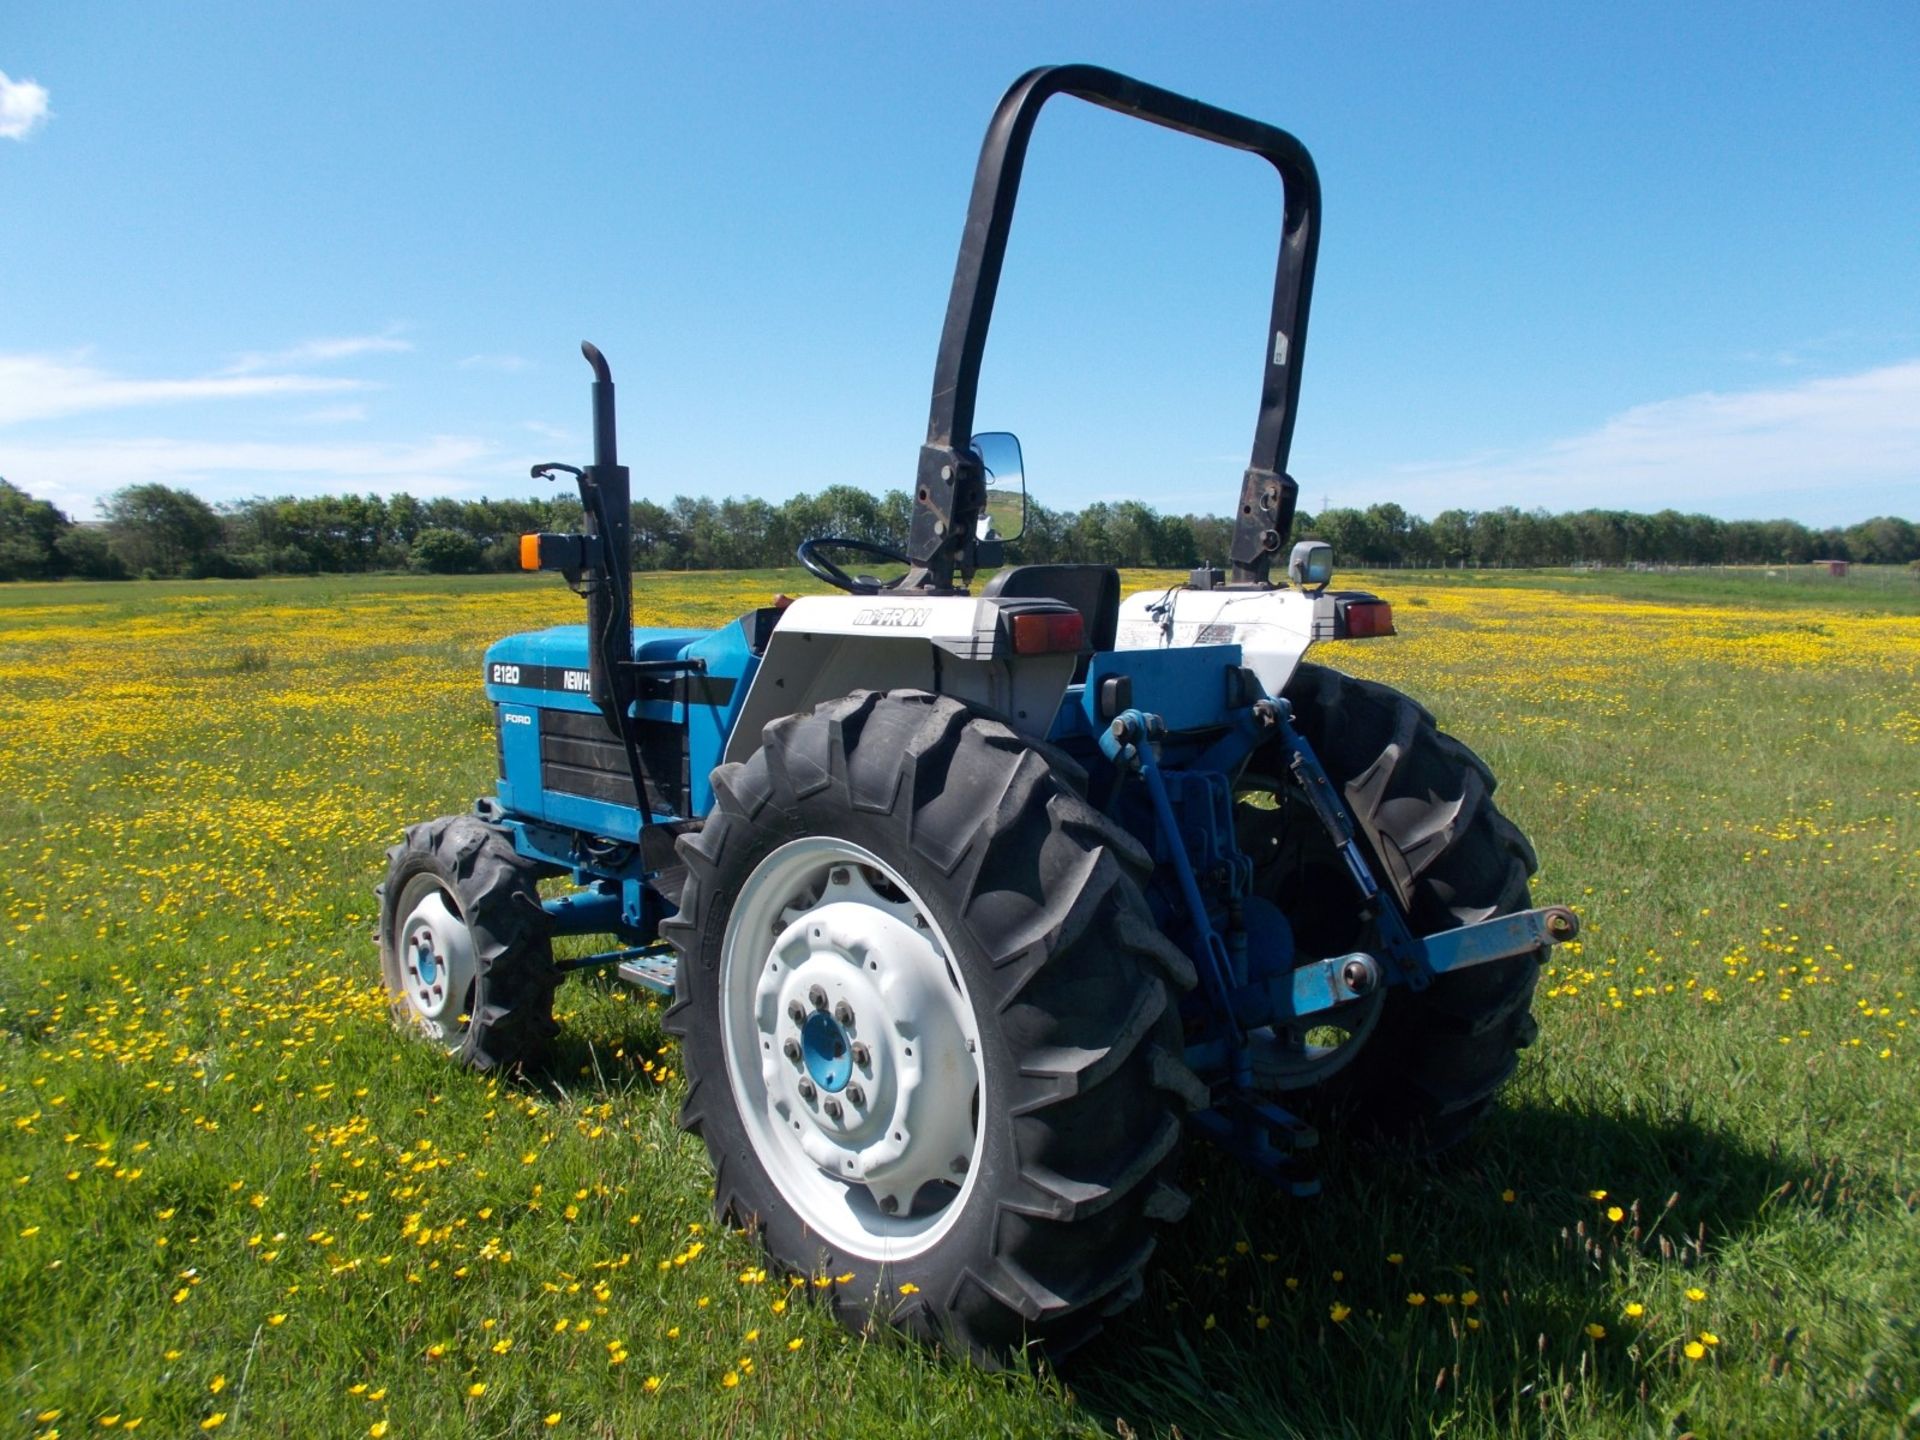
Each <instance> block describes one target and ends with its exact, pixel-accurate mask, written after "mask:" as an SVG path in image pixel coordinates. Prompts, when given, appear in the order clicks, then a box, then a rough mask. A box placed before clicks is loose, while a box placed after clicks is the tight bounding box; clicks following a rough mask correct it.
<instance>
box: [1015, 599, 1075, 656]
mask: <svg viewBox="0 0 1920 1440" xmlns="http://www.w3.org/2000/svg"><path fill="white" fill-rule="evenodd" d="M1086 633H1087V623H1086V621H1085V620H1083V619H1081V617H1080V612H1079V611H1078V610H1069V611H1066V612H1064V613H1058V614H1051V615H1016V616H1014V617H1013V653H1014V654H1016V655H1078V654H1079V653H1080V642H1081V641H1082V640H1083V639H1084V638H1085V636H1086Z"/></svg>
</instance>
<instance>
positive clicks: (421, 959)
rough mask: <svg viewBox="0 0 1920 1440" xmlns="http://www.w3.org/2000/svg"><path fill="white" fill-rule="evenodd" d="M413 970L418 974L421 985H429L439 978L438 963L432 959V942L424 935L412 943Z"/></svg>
mask: <svg viewBox="0 0 1920 1440" xmlns="http://www.w3.org/2000/svg"><path fill="white" fill-rule="evenodd" d="M413 968H414V969H415V970H416V971H417V972H418V973H419V975H420V983H421V984H422V985H431V984H433V982H434V981H435V980H437V979H439V978H440V962H439V961H438V960H436V959H434V958H433V942H432V941H431V940H429V939H428V938H427V937H426V936H425V935H422V936H421V937H420V938H419V939H417V940H415V941H414V942H413Z"/></svg>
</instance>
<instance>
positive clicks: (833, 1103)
mask: <svg viewBox="0 0 1920 1440" xmlns="http://www.w3.org/2000/svg"><path fill="white" fill-rule="evenodd" d="M826 1108H827V1118H828V1119H829V1120H838V1119H839V1118H840V1102H839V1101H838V1100H829V1101H827V1107H826Z"/></svg>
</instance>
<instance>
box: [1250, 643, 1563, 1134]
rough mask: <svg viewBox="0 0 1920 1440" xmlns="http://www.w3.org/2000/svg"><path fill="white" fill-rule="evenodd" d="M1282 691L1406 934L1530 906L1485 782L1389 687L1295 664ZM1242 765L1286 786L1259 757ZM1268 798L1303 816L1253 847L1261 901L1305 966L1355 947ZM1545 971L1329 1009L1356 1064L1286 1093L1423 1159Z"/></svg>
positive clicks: (1525, 1011)
mask: <svg viewBox="0 0 1920 1440" xmlns="http://www.w3.org/2000/svg"><path fill="white" fill-rule="evenodd" d="M1284 693H1285V696H1286V698H1287V700H1288V701H1289V702H1291V704H1292V706H1293V716H1294V725H1295V726H1296V728H1297V729H1298V730H1299V731H1300V733H1301V734H1302V735H1303V736H1305V737H1306V740H1307V743H1308V744H1310V745H1311V746H1312V747H1313V750H1314V753H1315V754H1316V755H1317V756H1318V757H1319V759H1320V763H1321V765H1322V766H1323V767H1325V769H1326V771H1327V774H1328V776H1329V778H1331V779H1332V781H1333V782H1334V784H1335V785H1336V786H1338V787H1340V790H1341V793H1342V794H1343V796H1344V798H1345V799H1346V802H1347V806H1348V808H1349V809H1350V810H1351V811H1352V812H1353V814H1354V817H1355V818H1356V819H1357V820H1358V821H1359V833H1360V838H1361V843H1362V845H1363V846H1364V848H1365V850H1366V853H1367V858H1368V861H1369V863H1370V864H1371V865H1372V866H1373V868H1374V873H1375V875H1376V877H1377V878H1378V879H1379V881H1380V882H1381V884H1382V885H1383V886H1385V887H1388V888H1389V889H1391V890H1393V891H1394V892H1395V893H1397V894H1398V896H1399V898H1400V901H1401V904H1402V905H1403V907H1404V908H1405V910H1406V912H1407V916H1408V919H1409V921H1410V922H1411V924H1412V927H1413V930H1414V933H1415V934H1419V935H1426V934H1431V933H1433V932H1434V931H1437V930H1445V929H1450V928H1452V927H1454V926H1457V925H1466V924H1472V923H1474V922H1476V921H1480V920H1486V919H1491V918H1492V917H1494V916H1496V915H1506V914H1511V913H1512V912H1514V911H1516V910H1523V909H1525V908H1526V907H1527V905H1528V904H1529V903H1530V902H1529V895H1528V887H1527V881H1528V877H1529V876H1530V875H1532V873H1533V872H1534V870H1535V869H1536V868H1537V864H1538V862H1537V861H1536V859H1535V857H1534V851H1533V847H1532V845H1530V844H1529V843H1528V841H1527V838H1526V836H1525V835H1523V834H1521V832H1520V830H1519V829H1518V827H1516V826H1515V825H1514V824H1513V822H1512V821H1510V820H1508V819H1507V818H1506V817H1505V816H1504V815H1502V814H1501V813H1500V812H1499V810H1498V809H1496V808H1495V806H1494V803H1493V790H1494V778H1493V774H1492V772H1491V771H1490V770H1488V768H1487V767H1486V765H1485V764H1483V763H1482V762H1481V760H1480V759H1479V757H1478V756H1476V755H1475V754H1474V753H1473V752H1472V751H1471V750H1469V749H1468V748H1467V747H1466V746H1465V745H1463V744H1461V743H1460V742H1459V741H1458V740H1455V739H1454V738H1453V737H1452V736H1450V735H1446V734H1444V733H1442V732H1441V730H1440V729H1439V727H1438V726H1437V725H1436V724H1435V723H1434V719H1433V716H1431V715H1430V714H1428V713H1427V711H1426V710H1424V709H1423V708H1422V707H1421V706H1420V705H1418V704H1417V703H1416V702H1414V701H1413V700H1411V699H1410V698H1408V697H1407V696H1406V695H1403V694H1401V693H1400V692H1399V691H1397V690H1394V689H1392V688H1390V687H1388V686H1385V685H1380V684H1376V683H1374V682H1373V681H1368V680H1357V679H1354V678H1353V677H1351V676H1348V675H1342V674H1340V673H1339V672H1338V671H1335V670H1329V669H1327V668H1325V667H1324V666H1320V665H1302V666H1300V668H1299V669H1298V670H1297V671H1295V673H1294V675H1293V678H1292V679H1291V680H1290V681H1289V682H1288V684H1287V687H1286V690H1285V692H1284ZM1249 768H1250V769H1252V770H1258V769H1261V768H1265V769H1267V770H1268V771H1269V773H1273V774H1285V773H1286V772H1285V768H1284V766H1283V765H1280V764H1278V763H1275V764H1273V765H1269V766H1266V767H1262V766H1261V765H1260V761H1259V758H1258V757H1256V759H1255V762H1254V764H1253V765H1252V766H1250V767H1249ZM1276 793H1277V795H1278V798H1279V799H1280V801H1281V806H1282V810H1283V811H1284V810H1286V809H1287V808H1288V807H1289V806H1295V807H1297V809H1298V812H1299V813H1298V814H1294V815H1290V816H1289V817H1288V818H1287V819H1286V820H1285V822H1284V823H1283V824H1282V825H1281V826H1280V827H1279V833H1280V834H1281V835H1283V836H1284V837H1285V838H1284V840H1279V841H1277V842H1275V843H1272V844H1269V845H1268V847H1267V848H1266V849H1265V850H1264V851H1262V850H1259V849H1257V848H1254V847H1249V848H1250V849H1251V850H1252V853H1254V854H1255V860H1256V886H1257V888H1258V889H1259V890H1260V891H1261V892H1262V893H1265V894H1266V897H1267V898H1268V899H1271V900H1274V901H1275V902H1276V903H1278V904H1279V905H1280V907H1281V909H1282V910H1283V911H1285V912H1286V913H1287V915H1288V918H1289V920H1290V921H1291V922H1292V924H1293V927H1294V931H1295V936H1296V939H1297V942H1298V945H1299V948H1300V951H1301V953H1302V954H1305V955H1310V956H1315V957H1320V956H1327V955H1334V954H1339V953H1342V952H1343V951H1345V950H1350V949H1353V948H1356V947H1357V946H1358V945H1359V944H1360V941H1361V926H1360V923H1359V918H1358V916H1357V914H1356V913H1355V899H1354V892H1353V888H1352V885H1351V882H1350V881H1349V880H1348V879H1347V877H1346V874H1345V871H1344V868H1343V867H1342V866H1341V864H1340V862H1339V859H1338V857H1337V856H1336V855H1335V853H1334V851H1333V847H1332V846H1331V845H1330V844H1329V843H1328V842H1327V841H1326V839H1325V835H1324V832H1323V831H1321V829H1320V827H1319V825H1318V824H1317V823H1316V822H1315V821H1314V820H1313V819H1312V817H1311V814H1310V812H1308V811H1307V810H1306V806H1305V804H1304V802H1300V801H1290V800H1289V799H1288V791H1287V789H1286V787H1281V788H1280V789H1279V790H1278V791H1277V792H1276ZM1241 814H1242V816H1243V820H1244V818H1245V817H1246V815H1247V812H1246V811H1244V810H1243V811H1242V812H1241ZM1242 828H1243V832H1244V830H1245V825H1244V823H1243V826H1242ZM1270 838H1271V837H1270ZM1540 958H1541V957H1540V953H1539V952H1535V953H1532V954H1528V955H1521V956H1516V957H1514V958H1512V959H1509V960H1504V961H1496V962H1494V963H1492V964H1488V965H1481V966H1476V967H1474V968H1472V969H1469V970H1462V971H1457V972H1455V973H1453V974H1450V975H1444V976H1441V977H1439V978H1437V979H1435V980H1434V982H1433V983H1432V984H1431V985H1429V986H1428V987H1427V988H1426V989H1425V990H1418V991H1416V990H1408V989H1402V988H1396V989H1394V990H1391V991H1388V992H1382V993H1381V994H1379V995H1377V996H1376V997H1374V998H1372V999H1370V1000H1365V1001H1360V1002H1356V1004H1355V1005H1353V1006H1349V1007H1346V1009H1347V1010H1348V1011H1350V1012H1352V1013H1351V1014H1350V1015H1346V1016H1343V1015H1342V1014H1341V1012H1338V1011H1336V1012H1334V1015H1333V1016H1332V1017H1330V1018H1332V1019H1334V1020H1336V1021H1343V1022H1345V1023H1346V1024H1347V1027H1348V1029H1349V1030H1350V1031H1351V1033H1352V1034H1353V1036H1354V1040H1353V1046H1354V1048H1353V1050H1352V1052H1351V1053H1350V1054H1348V1055H1345V1056H1342V1057H1340V1058H1341V1060H1342V1062H1343V1063H1341V1064H1339V1065H1337V1066H1330V1067H1329V1068H1328V1070H1327V1073H1326V1075H1325V1078H1324V1079H1323V1080H1319V1081H1317V1083H1308V1084H1306V1085H1303V1086H1302V1087H1301V1088H1299V1089H1295V1090H1293V1091H1292V1092H1291V1093H1292V1094H1293V1095H1294V1096H1295V1097H1296V1098H1307V1099H1309V1100H1310V1101H1320V1102H1324V1103H1326V1104H1327V1105H1329V1106H1330V1107H1332V1108H1334V1109H1337V1110H1340V1111H1343V1112H1345V1113H1346V1114H1347V1115H1348V1116H1349V1117H1350V1118H1351V1119H1352V1120H1354V1121H1357V1122H1358V1124H1359V1127H1360V1128H1361V1129H1362V1130H1363V1131H1366V1132H1370V1133H1372V1134H1374V1135H1376V1136H1378V1137H1380V1138H1384V1139H1389V1140H1392V1141H1394V1142H1396V1143H1398V1144H1401V1145H1404V1146H1407V1147H1410V1148H1412V1149H1414V1150H1416V1151H1419V1152H1422V1153H1431V1152H1436V1151H1439V1150H1443V1149H1445V1148H1447V1147H1448V1146H1450V1145H1453V1144H1456V1143H1458V1142H1459V1141H1461V1140H1463V1139H1465V1138H1466V1136H1467V1134H1468V1133H1469V1132H1470V1131H1471V1130H1472V1129H1473V1127H1474V1125H1475V1124H1476V1123H1477V1122H1478V1121H1479V1119H1480V1117H1481V1116H1482V1115H1483V1114H1485V1113H1486V1111H1487V1109H1488V1108H1489V1107H1490V1106H1491V1105H1492V1103H1493V1099H1494V1096H1495V1094H1496V1093H1497V1092H1498V1090H1499V1089H1500V1087H1501V1086H1502V1085H1503V1084H1505V1083H1506V1081H1507V1079H1508V1078H1509V1077H1510V1076H1511V1075H1512V1074H1513V1071H1514V1069H1515V1067H1516V1065H1517V1064H1518V1058H1517V1052H1518V1051H1519V1050H1521V1049H1523V1048H1525V1047H1526V1046H1527V1045H1529V1044H1531V1043H1532V1041H1533V1038H1534V1035H1535V1034H1536V1032H1537V1030H1538V1026H1537V1024H1536V1023H1535V1021H1534V1018H1533V1015H1532V1011H1531V1005H1532V1000H1533V991H1534V984H1535V981H1536V979H1537V978H1538V976H1539V972H1540ZM1373 1011H1377V1013H1372V1012H1373Z"/></svg>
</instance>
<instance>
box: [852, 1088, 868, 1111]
mask: <svg viewBox="0 0 1920 1440" xmlns="http://www.w3.org/2000/svg"><path fill="white" fill-rule="evenodd" d="M847 1103H848V1104H849V1105H856V1106H857V1105H865V1104H866V1103H867V1092H866V1091H864V1090H862V1089H861V1088H860V1087H859V1086H858V1085H849V1086H847Z"/></svg>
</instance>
